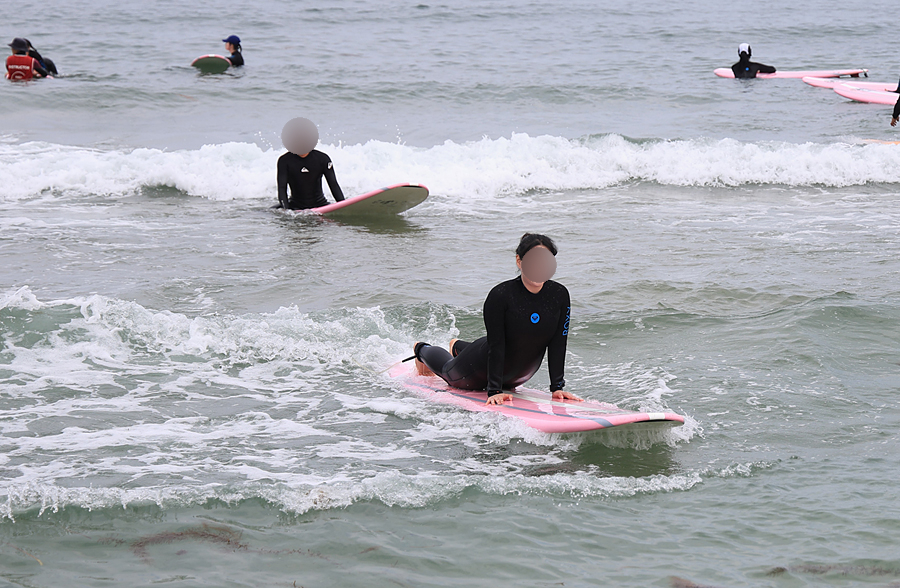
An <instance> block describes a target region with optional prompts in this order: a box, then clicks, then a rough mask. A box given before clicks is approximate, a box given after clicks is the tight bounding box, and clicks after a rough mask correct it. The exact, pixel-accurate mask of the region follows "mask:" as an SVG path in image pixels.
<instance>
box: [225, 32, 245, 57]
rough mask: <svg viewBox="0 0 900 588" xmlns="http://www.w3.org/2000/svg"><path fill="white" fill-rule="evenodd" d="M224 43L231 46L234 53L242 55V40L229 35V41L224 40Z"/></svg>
mask: <svg viewBox="0 0 900 588" xmlns="http://www.w3.org/2000/svg"><path fill="white" fill-rule="evenodd" d="M222 42H223V43H227V44H228V45H231V47H232V48H233V50H234V51H237V52H238V53H240V51H241V38H240V37H238V36H237V35H229V36H228V38H227V39H222Z"/></svg>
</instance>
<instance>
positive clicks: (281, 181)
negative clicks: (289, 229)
mask: <svg viewBox="0 0 900 588" xmlns="http://www.w3.org/2000/svg"><path fill="white" fill-rule="evenodd" d="M322 176H325V179H326V180H327V181H328V187H329V188H330V189H331V195H332V196H334V200H335V202H340V201H341V200H343V199H344V193H343V192H341V187H340V186H338V183H337V178H336V177H335V175H334V167H333V166H332V164H331V158H330V157H328V156H327V155H325V154H324V153H322V152H321V151H317V150H315V149H313V150H312V151H310V152H309V153H308V154H307V156H306V157H300V156H299V155H296V154H294V153H290V152H289V153H285V154H284V155H282V156H281V157H279V158H278V201H279V202H280V203H281V206H282V208H290V209H291V210H302V209H306V208H318V207H319V206H325V205H326V204H328V201H327V200H325V193H324V192H323V191H322ZM288 186H290V187H291V196H290V199H289V198H288V192H287V188H288Z"/></svg>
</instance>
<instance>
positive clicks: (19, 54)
mask: <svg viewBox="0 0 900 588" xmlns="http://www.w3.org/2000/svg"><path fill="white" fill-rule="evenodd" d="M9 47H10V49H12V55H10V56H9V57H7V58H6V79H7V80H30V79H32V78H45V77H47V76H48V75H50V72H48V71H47V70H46V69H44V67H43V66H42V65H41V63H40V62H39V61H38V60H37V59H35V58H34V57H29V56H28V41H26V40H25V39H21V38H19V37H16V38H15V39H13V40H12V43H10V44H9Z"/></svg>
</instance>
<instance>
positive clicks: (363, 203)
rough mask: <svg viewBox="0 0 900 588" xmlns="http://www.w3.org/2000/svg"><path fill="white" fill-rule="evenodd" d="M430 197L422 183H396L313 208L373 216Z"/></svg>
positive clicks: (334, 213)
mask: <svg viewBox="0 0 900 588" xmlns="http://www.w3.org/2000/svg"><path fill="white" fill-rule="evenodd" d="M426 198H428V188H426V187H425V186H422V185H420V184H396V185H394V186H388V187H387V188H381V189H380V190H374V191H372V192H368V193H366V194H360V195H359V196H354V197H352V198H346V199H344V200H342V201H340V202H335V203H333V204H328V205H325V206H320V207H318V208H311V209H310V211H311V212H314V213H316V214H327V215H328V216H341V215H347V216H371V215H380V216H383V215H390V214H400V213H401V212H404V211H406V210H409V209H410V208H412V207H413V206H418V205H419V204H421V203H422V202H424V201H425V199H426Z"/></svg>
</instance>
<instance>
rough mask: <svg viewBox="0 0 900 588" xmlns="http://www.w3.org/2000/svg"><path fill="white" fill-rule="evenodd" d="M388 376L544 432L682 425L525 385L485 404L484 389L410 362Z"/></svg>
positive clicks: (678, 419)
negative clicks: (465, 386) (454, 384)
mask: <svg viewBox="0 0 900 588" xmlns="http://www.w3.org/2000/svg"><path fill="white" fill-rule="evenodd" d="M388 375H389V376H391V377H392V378H395V379H397V380H398V381H399V382H400V383H401V384H402V385H403V386H404V387H405V388H406V389H408V390H410V391H411V392H414V393H415V394H417V395H419V396H422V397H424V398H427V399H428V400H433V401H434V402H440V403H442V404H452V405H456V406H459V407H461V408H464V409H466V410H470V411H473V412H498V413H500V414H503V415H506V416H509V417H512V418H516V419H519V420H521V421H524V422H525V424H527V425H528V426H530V427H533V428H535V429H537V430H539V431H543V432H545V433H577V432H580V431H594V430H597V429H609V428H611V427H621V426H624V425H638V424H642V425H649V426H652V427H680V426H681V425H683V424H684V417H683V416H681V415H677V414H675V413H671V412H633V411H630V410H622V409H621V408H618V407H617V406H615V405H613V404H606V403H604V402H594V401H591V400H585V401H582V402H578V401H575V400H554V399H553V398H552V397H551V395H550V394H548V393H547V392H540V391H538V390H531V389H528V388H517V389H516V391H515V392H514V393H512V394H513V400H508V401H506V402H504V403H503V404H502V405H490V406H488V405H486V404H485V401H486V400H487V392H472V391H469V390H460V389H458V388H451V387H450V386H448V385H447V383H446V382H444V381H443V380H442V379H440V378H438V377H437V376H419V375H417V374H416V371H415V367H414V366H412V365H406V364H401V365H397V366H395V367H393V368H391V370H390V371H389V372H388Z"/></svg>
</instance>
